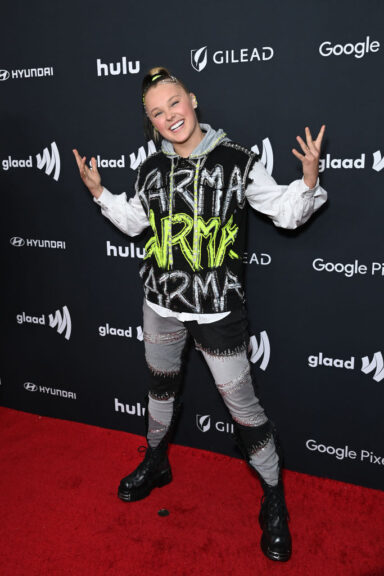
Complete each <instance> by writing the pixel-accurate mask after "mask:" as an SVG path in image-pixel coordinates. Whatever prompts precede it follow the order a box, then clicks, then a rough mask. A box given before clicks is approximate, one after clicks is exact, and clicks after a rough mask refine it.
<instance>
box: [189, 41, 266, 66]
mask: <svg viewBox="0 0 384 576" xmlns="http://www.w3.org/2000/svg"><path fill="white" fill-rule="evenodd" d="M274 54H275V52H274V50H273V48H272V47H271V46H262V47H259V48H256V47H253V48H238V49H228V50H216V51H215V52H214V53H213V54H212V62H213V63H214V64H219V65H220V64H243V63H247V62H253V61H254V60H256V61H257V62H266V61H268V60H271V59H272V58H273V56H274ZM207 63H208V48H207V46H202V47H201V48H195V49H194V50H191V66H192V68H194V69H195V70H196V72H201V71H202V70H204V68H205V67H206V65H207Z"/></svg>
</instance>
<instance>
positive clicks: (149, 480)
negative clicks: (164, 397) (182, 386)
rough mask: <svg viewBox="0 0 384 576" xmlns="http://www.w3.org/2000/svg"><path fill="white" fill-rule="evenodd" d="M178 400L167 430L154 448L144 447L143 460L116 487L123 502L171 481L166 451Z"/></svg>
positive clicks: (173, 425) (146, 412) (178, 410)
mask: <svg viewBox="0 0 384 576" xmlns="http://www.w3.org/2000/svg"><path fill="white" fill-rule="evenodd" d="M180 406H181V403H180V401H179V400H178V399H177V398H175V401H174V405H173V414H172V420H171V422H170V424H169V426H168V430H167V432H166V434H165V436H164V438H162V440H161V442H160V444H159V445H158V446H156V448H151V447H150V446H149V445H148V446H147V447H146V448H145V457H144V460H143V461H142V462H141V463H140V464H139V466H138V467H137V468H136V469H135V470H134V471H133V472H131V474H129V475H128V476H126V477H125V478H123V479H122V480H121V482H120V485H119V489H118V493H117V494H118V496H119V498H121V500H124V501H125V502H134V501H135V500H142V499H143V498H146V497H147V496H148V495H149V494H150V493H151V492H152V490H153V489H154V488H160V487H161V486H165V485H166V484H169V483H170V482H171V481H172V471H171V467H170V464H169V460H168V456H167V451H168V444H169V440H170V436H171V434H172V432H173V429H174V427H175V423H176V419H177V416H178V414H179V412H180ZM145 420H146V430H147V432H148V405H147V409H146V411H145Z"/></svg>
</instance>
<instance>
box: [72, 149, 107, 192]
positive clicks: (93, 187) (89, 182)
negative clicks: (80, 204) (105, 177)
mask: <svg viewBox="0 0 384 576" xmlns="http://www.w3.org/2000/svg"><path fill="white" fill-rule="evenodd" d="M72 152H73V154H74V155H75V158H76V162H77V166H78V168H79V172H80V177H81V179H82V181H83V182H84V184H85V185H86V187H87V188H88V190H89V191H90V193H91V194H92V196H94V197H95V198H98V197H99V196H100V195H101V193H102V191H103V187H102V186H101V177H100V174H99V171H98V169H97V164H96V159H95V158H91V164H92V170H91V169H90V168H89V166H87V165H86V163H85V162H86V160H87V157H86V156H83V158H81V156H80V154H79V153H78V151H77V150H76V148H75V149H74V150H72Z"/></svg>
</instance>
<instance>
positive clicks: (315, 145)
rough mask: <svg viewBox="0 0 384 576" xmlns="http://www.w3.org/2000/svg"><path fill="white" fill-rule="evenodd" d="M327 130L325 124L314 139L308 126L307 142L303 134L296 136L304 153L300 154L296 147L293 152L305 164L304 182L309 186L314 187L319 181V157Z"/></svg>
mask: <svg viewBox="0 0 384 576" xmlns="http://www.w3.org/2000/svg"><path fill="white" fill-rule="evenodd" d="M324 132H325V125H324V124H323V125H322V127H321V128H320V132H319V134H318V135H317V138H316V140H312V135H311V131H310V129H309V128H308V126H306V128H305V139H306V142H304V140H303V139H302V138H301V136H296V140H297V141H298V143H299V144H300V147H301V149H302V151H303V152H304V155H303V154H300V152H298V151H297V150H296V149H295V148H293V149H292V153H293V154H294V155H295V156H296V158H298V159H299V160H300V161H301V163H302V164H303V176H304V182H305V183H306V185H307V186H308V187H309V188H314V187H315V185H316V182H317V177H318V175H319V158H320V150H321V142H322V140H323V136H324Z"/></svg>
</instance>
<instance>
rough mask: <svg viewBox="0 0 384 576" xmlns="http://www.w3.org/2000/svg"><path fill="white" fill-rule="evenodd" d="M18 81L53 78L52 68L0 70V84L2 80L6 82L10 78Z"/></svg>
mask: <svg viewBox="0 0 384 576" xmlns="http://www.w3.org/2000/svg"><path fill="white" fill-rule="evenodd" d="M11 76H12V78H16V79H20V78H41V77H43V76H44V77H45V76H53V67H52V66H50V67H47V68H21V69H18V70H11V72H8V70H0V82H1V81H3V80H8V79H9V78H10V77H11Z"/></svg>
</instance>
